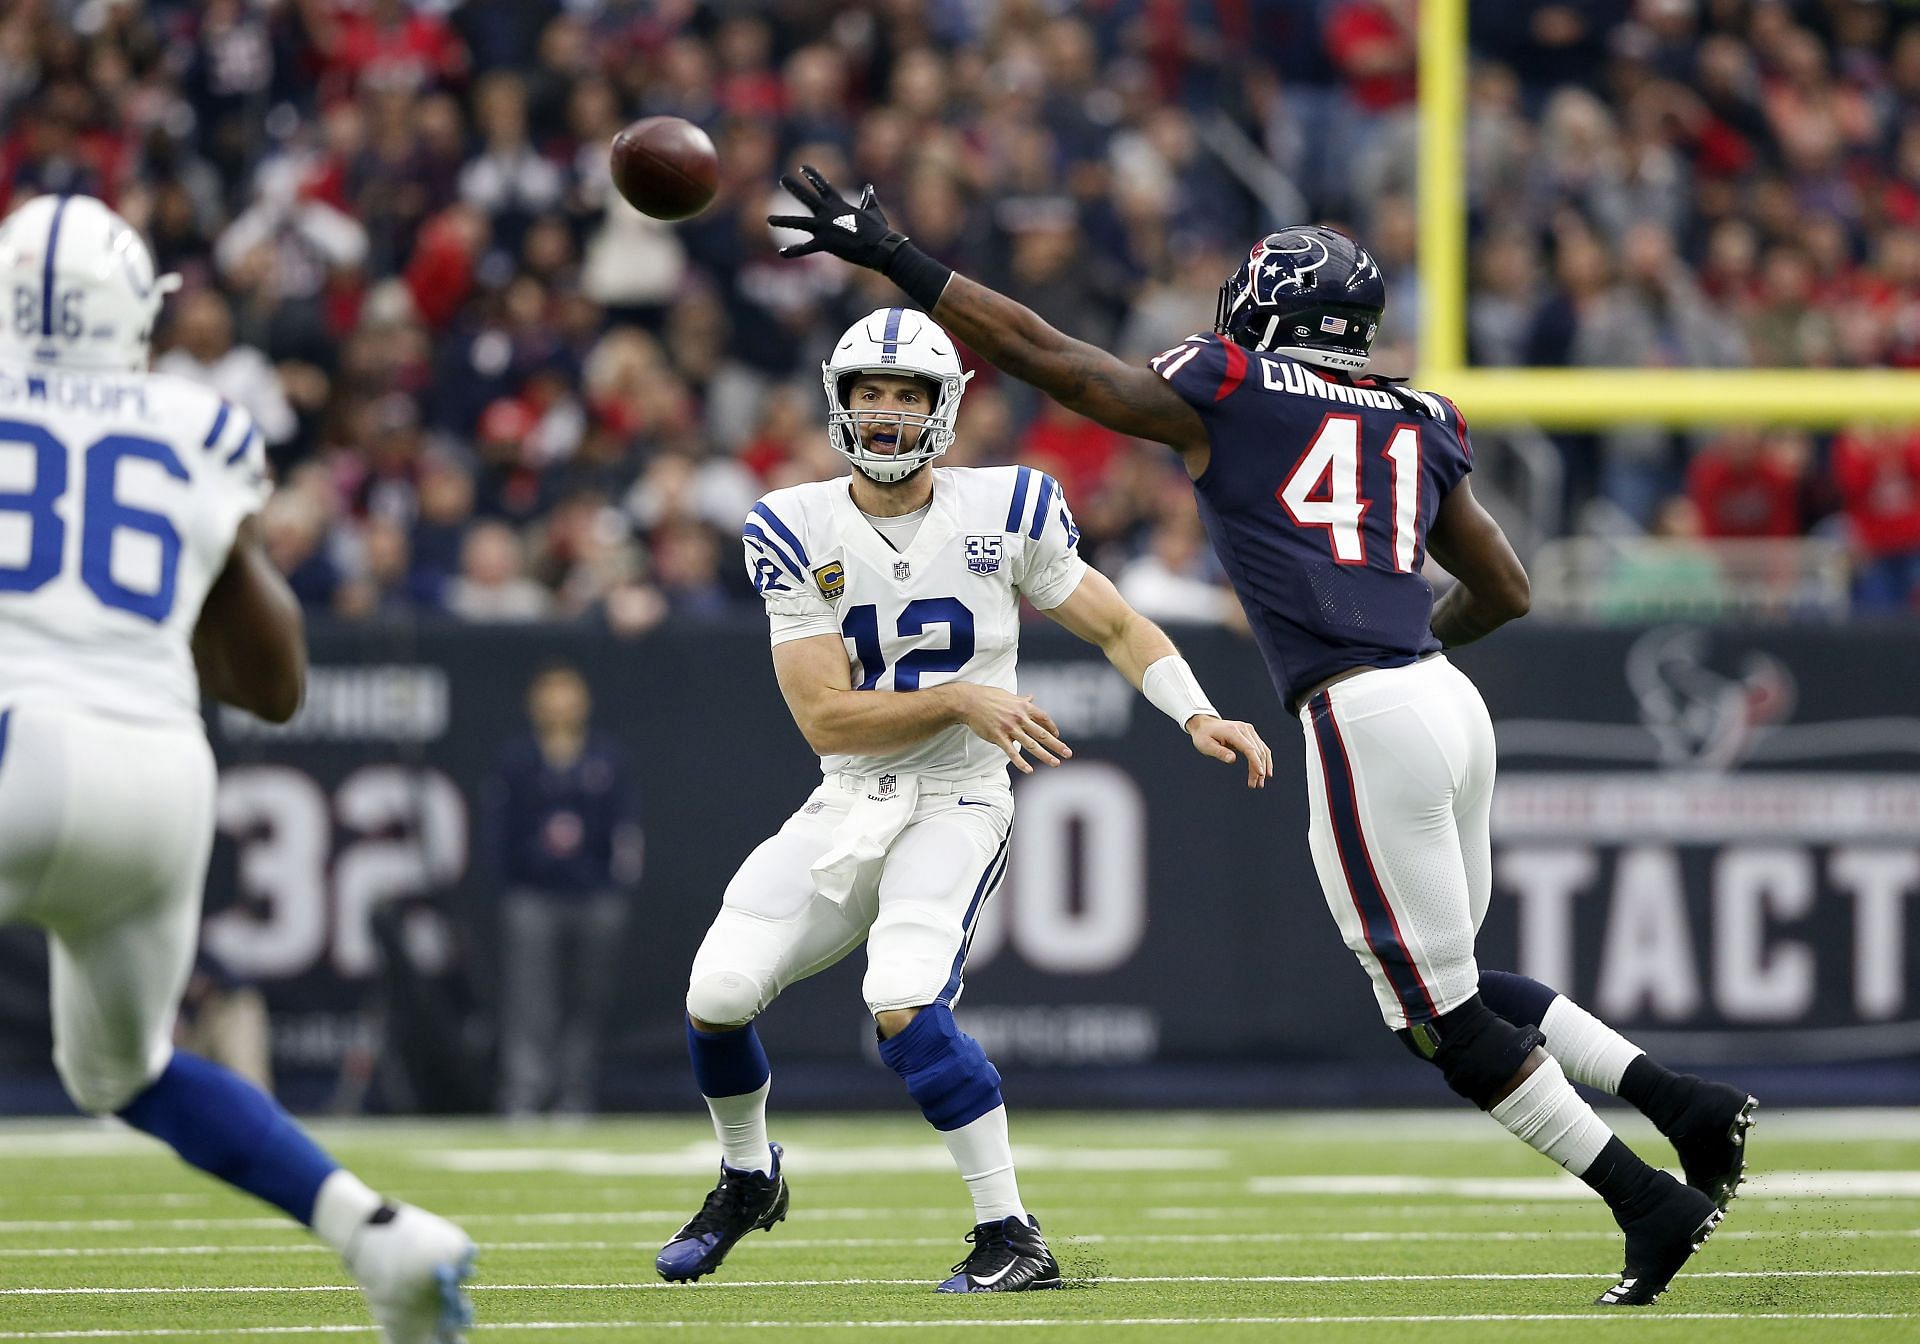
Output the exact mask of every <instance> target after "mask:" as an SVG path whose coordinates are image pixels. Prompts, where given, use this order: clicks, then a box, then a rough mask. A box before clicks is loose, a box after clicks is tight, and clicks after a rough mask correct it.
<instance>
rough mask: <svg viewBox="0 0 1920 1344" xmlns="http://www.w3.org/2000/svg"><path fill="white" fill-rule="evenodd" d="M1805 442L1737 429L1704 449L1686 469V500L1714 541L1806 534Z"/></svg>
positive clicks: (1703, 531)
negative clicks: (1802, 523)
mask: <svg viewBox="0 0 1920 1344" xmlns="http://www.w3.org/2000/svg"><path fill="white" fill-rule="evenodd" d="M1805 470H1806V458H1805V454H1804V451H1803V445H1802V441H1801V440H1800V439H1799V438H1798V437H1797V436H1786V437H1784V438H1783V439H1781V440H1780V441H1777V442H1768V441H1764V440H1762V439H1761V437H1760V435H1759V433H1758V432H1757V431H1754V430H1750V429H1748V430H1736V431H1735V432H1733V433H1731V434H1728V435H1725V436H1724V437H1722V438H1719V439H1716V440H1714V441H1713V442H1712V443H1710V444H1708V445H1707V446H1706V447H1705V448H1704V449H1702V450H1701V452H1700V454H1699V456H1697V457H1695V458H1694V459H1693V463H1692V465H1691V466H1690V467H1689V468H1688V469H1687V496H1688V498H1689V499H1691V500H1692V501H1693V504H1694V507H1695V508H1697V509H1698V510H1699V511H1700V523H1701V532H1702V534H1703V535H1705V536H1709V537H1793V536H1798V535H1799V534H1800V532H1801V526H1800V489H1801V480H1802V477H1803V475H1804V473H1805Z"/></svg>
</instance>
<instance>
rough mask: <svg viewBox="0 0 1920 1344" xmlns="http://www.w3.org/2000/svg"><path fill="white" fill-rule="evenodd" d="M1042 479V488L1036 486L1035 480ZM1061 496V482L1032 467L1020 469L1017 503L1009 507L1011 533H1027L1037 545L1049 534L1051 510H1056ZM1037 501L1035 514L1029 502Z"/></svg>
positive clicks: (1015, 493) (1016, 481)
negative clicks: (1028, 509) (1054, 501)
mask: <svg viewBox="0 0 1920 1344" xmlns="http://www.w3.org/2000/svg"><path fill="white" fill-rule="evenodd" d="M1036 476H1037V477H1039V478H1040V483H1039V486H1038V488H1035V486H1034V477H1036ZM1059 493H1060V482H1058V481H1056V480H1054V479H1053V477H1051V476H1049V475H1047V474H1046V473H1045V472H1043V471H1035V470H1034V469H1033V468H1032V467H1020V468H1017V469H1016V470H1015V472H1014V477H1013V502H1012V503H1011V504H1009V505H1008V506H1007V529H1006V530H1007V531H1009V532H1024V533H1026V534H1027V536H1028V537H1030V538H1032V539H1033V540H1035V541H1038V540H1039V539H1040V534H1041V533H1042V532H1044V531H1046V530H1047V510H1048V509H1050V508H1052V507H1053V500H1054V496H1056V495H1058V494H1059ZM1029 495H1031V496H1033V498H1034V503H1033V512H1032V513H1031V514H1029V513H1028V512H1027V500H1028V496H1029Z"/></svg>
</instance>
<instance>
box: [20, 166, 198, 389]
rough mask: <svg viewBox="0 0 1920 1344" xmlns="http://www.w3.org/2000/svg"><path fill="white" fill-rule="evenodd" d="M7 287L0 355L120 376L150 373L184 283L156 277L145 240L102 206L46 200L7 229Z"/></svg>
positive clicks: (37, 200) (89, 200) (31, 205)
mask: <svg viewBox="0 0 1920 1344" xmlns="http://www.w3.org/2000/svg"><path fill="white" fill-rule="evenodd" d="M0 285H4V286H5V287H6V291H7V293H6V297H5V303H6V310H5V313H4V321H0V356H4V357H9V358H13V359H17V360H24V361H27V362H30V363H36V364H52V365H55V366H57V367H60V368H65V369H95V370H100V369H108V370H115V371H119V370H127V369H133V370H140V369H145V368H146V367H147V357H148V353H149V352H148V346H149V344H150V342H151V341H152V339H153V323H154V319H155V318H156V317H157V316H158V315H159V313H160V302H161V300H162V298H164V297H165V296H166V295H168V294H171V293H172V292H173V291H174V290H176V289H178V288H180V277H179V276H178V275H163V276H158V277H156V276H155V275H154V273H153V254H152V253H151V252H149V251H147V245H146V244H145V243H144V242H142V241H141V239H140V235H139V234H138V233H136V232H134V229H133V226H132V225H131V224H129V223H127V221H126V220H124V219H122V218H120V216H118V215H116V214H115V213H114V212H113V211H111V210H109V209H107V207H106V206H105V205H104V204H103V203H102V202H100V201H97V200H95V199H94V198H93V197H91V196H36V197H34V198H33V199H32V200H30V201H28V202H27V203H26V204H25V205H23V206H21V207H20V208H19V209H18V210H15V211H14V212H13V213H12V214H10V215H8V216H7V218H6V221H5V222H4V223H0Z"/></svg>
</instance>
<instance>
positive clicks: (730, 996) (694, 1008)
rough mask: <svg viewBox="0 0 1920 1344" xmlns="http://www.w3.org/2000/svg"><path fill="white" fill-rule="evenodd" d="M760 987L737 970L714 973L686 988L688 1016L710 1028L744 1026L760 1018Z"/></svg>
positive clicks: (749, 977)
mask: <svg viewBox="0 0 1920 1344" xmlns="http://www.w3.org/2000/svg"><path fill="white" fill-rule="evenodd" d="M760 997H761V995H760V986H759V984H758V983H757V982H755V981H754V979H753V978H752V977H751V976H745V975H741V974H740V973H739V972H738V971H713V972H710V973H708V974H706V975H703V976H700V977H699V978H698V979H696V980H695V981H694V982H693V983H692V984H691V985H689V986H687V1015H688V1016H690V1017H692V1018H694V1019H695V1020H696V1021H700V1022H705V1023H706V1024H707V1025H708V1026H712V1027H744V1026H745V1025H746V1024H747V1023H749V1022H751V1021H753V1019H754V1018H756V1017H758V1016H759V1015H760V1009H761V1007H762V1006H763V1005H762V1004H761V1002H760Z"/></svg>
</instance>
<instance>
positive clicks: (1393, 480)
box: [1152, 335, 1473, 705]
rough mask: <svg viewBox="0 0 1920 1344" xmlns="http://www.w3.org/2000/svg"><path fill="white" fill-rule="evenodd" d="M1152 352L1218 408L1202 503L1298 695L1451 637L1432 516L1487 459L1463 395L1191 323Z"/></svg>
mask: <svg viewBox="0 0 1920 1344" xmlns="http://www.w3.org/2000/svg"><path fill="white" fill-rule="evenodd" d="M1152 364H1153V368H1154V369H1155V370H1156V371H1157V372H1158V373H1159V374H1160V376H1161V377H1162V378H1165V379H1166V380H1167V382H1168V383H1170V384H1171V385H1172V386H1173V388H1174V389H1175V390H1176V391H1177V392H1179V393H1180V396H1181V397H1182V398H1183V399H1184V400H1185V401H1186V402H1187V404H1188V405H1190V406H1192V407H1193V408H1194V410H1196V411H1198V412H1199V414H1200V418H1201V420H1202V421H1203V422H1205V424H1206V427H1207V440H1208V443H1209V444H1210V445H1211V447H1212V458H1211V461H1210V462H1209V463H1208V465H1207V469H1206V471H1205V473H1204V474H1202V475H1201V476H1200V477H1199V479H1197V480H1196V481H1195V482H1194V491H1195V493H1196V494H1197V495H1198V497H1199V502H1200V516H1201V518H1202V519H1203V520H1204V521H1205V522H1206V526H1207V533H1208V535H1209V536H1210V537H1211V538H1212V540H1213V548H1214V550H1215V551H1216V552H1217V553H1218V554H1219V556H1220V562H1221V564H1222V565H1224V566H1225V567H1226V571H1227V577H1228V578H1229V579H1231V580H1232V582H1233V586H1234V590H1235V591H1236V592H1238V593H1239V595H1240V601H1241V603H1242V605H1243V606H1245V607H1246V610H1247V616H1248V619H1249V621H1250V622H1251V623H1252V626H1253V633H1254V638H1255V639H1256V640H1257V641H1258V643H1259V645H1260V651H1261V653H1262V655H1263V656H1264V657H1265V658H1266V660H1267V670H1268V671H1269V672H1270V673H1271V674H1272V676H1273V681H1274V685H1275V687H1276V688H1277V689H1278V690H1279V692H1280V696H1281V699H1282V700H1283V701H1285V702H1286V703H1287V704H1289V705H1291V704H1292V703H1293V702H1294V701H1295V700H1296V699H1297V698H1298V697H1299V696H1300V695H1301V694H1302V693H1303V692H1305V691H1307V690H1308V689H1310V688H1311V687H1313V686H1314V685H1315V684H1316V683H1318V682H1321V681H1324V680H1325V679H1326V678H1328V677H1330V676H1332V675H1334V674H1335V673H1336V672H1341V671H1345V670H1346V669H1347V668H1351V667H1362V666H1364V667H1399V666H1403V665H1405V664H1407V663H1411V662H1413V661H1414V660H1415V659H1417V658H1419V657H1420V656H1421V655H1423V654H1426V653H1430V652H1432V651H1433V650H1435V649H1438V648H1439V647H1440V643H1439V641H1438V640H1436V639H1435V638H1434V637H1433V632H1432V631H1431V629H1429V622H1430V621H1431V620H1432V617H1433V588H1432V586H1431V585H1430V584H1428V583H1427V581H1426V580H1425V579H1424V578H1422V577H1421V575H1420V567H1421V564H1422V562H1423V561H1424V560H1425V559H1426V553H1427V547H1426V540H1427V528H1428V527H1429V526H1431V525H1432V523H1433V519H1434V514H1435V513H1436V512H1437V511H1438V509H1439V507H1440V501H1441V500H1442V499H1444V498H1446V496H1447V493H1448V492H1449V491H1451V490H1452V489H1453V487H1454V486H1455V485H1457V484H1458V483H1459V482H1460V478H1461V477H1463V476H1465V475H1466V474H1467V472H1468V471H1470V470H1472V467H1473V453H1472V449H1471V448H1470V447H1469V446H1468V440H1467V428H1466V425H1465V424H1463V423H1462V422H1461V419H1460V412H1459V409H1458V408H1457V407H1455V406H1454V405H1453V403H1452V402H1450V401H1448V400H1447V399H1446V398H1444V397H1439V396H1435V395H1433V394H1432V393H1428V392H1415V391H1412V390H1410V389H1407V388H1404V387H1394V388H1391V389H1389V388H1388V387H1386V386H1385V385H1372V384H1370V383H1369V382H1368V381H1367V380H1365V379H1362V380H1360V382H1359V383H1358V385H1352V384H1347V383H1343V382H1335V381H1331V380H1328V379H1325V378H1322V377H1320V376H1319V375H1318V374H1317V373H1316V372H1315V371H1314V370H1313V369H1311V368H1310V367H1308V366H1307V365H1304V364H1301V363H1299V362H1298V361H1296V360H1293V359H1290V358H1288V357H1287V356H1285V355H1274V354H1255V353H1252V352H1250V351H1247V350H1243V349H1242V348H1241V347H1240V346H1238V345H1236V344H1234V343H1233V342H1232V341H1230V340H1228V339H1226V338H1225V337H1222V336H1214V335H1205V336H1189V337H1188V338H1187V339H1186V340H1185V341H1183V342H1182V343H1181V344H1179V345H1176V346H1175V347H1174V348H1173V349H1171V350H1168V351H1166V352H1165V353H1164V354H1161V355H1158V356H1156V357H1155V358H1154V359H1153V361H1152Z"/></svg>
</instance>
